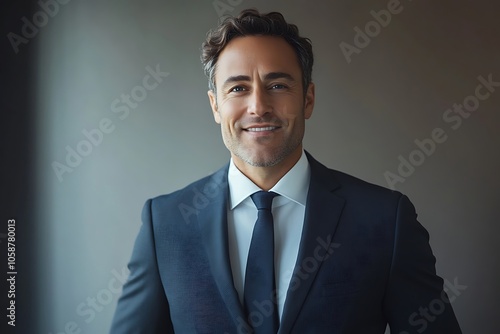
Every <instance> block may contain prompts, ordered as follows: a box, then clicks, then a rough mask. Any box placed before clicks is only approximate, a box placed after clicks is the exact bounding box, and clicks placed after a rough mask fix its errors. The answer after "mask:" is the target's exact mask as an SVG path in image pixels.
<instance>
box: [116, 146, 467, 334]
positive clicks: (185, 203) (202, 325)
mask: <svg viewBox="0 0 500 334" xmlns="http://www.w3.org/2000/svg"><path fill="white" fill-rule="evenodd" d="M308 159H309V163H310V166H311V182H310V187H309V191H308V196H307V205H306V214H305V220H304V228H303V231H302V237H301V242H300V249H299V255H298V258H297V262H296V267H295V271H294V274H293V277H292V281H291V284H290V287H289V289H288V293H287V296H286V302H285V306H284V310H283V315H282V319H281V324H280V329H279V333H297V334H305V333H314V334H320V333H360V334H371V333H380V334H383V333H384V331H385V328H386V324H389V325H390V328H391V332H392V333H397V334H400V333H422V332H423V333H446V334H455V333H461V331H460V328H459V325H458V323H457V320H456V318H455V315H454V313H453V310H452V308H451V306H450V304H449V300H448V299H447V295H446V293H445V292H444V291H443V280H442V279H441V278H440V277H438V276H437V275H436V271H435V258H434V256H433V254H432V251H431V248H430V246H429V235H428V233H427V231H426V230H425V229H424V228H423V227H422V226H421V225H420V223H419V222H418V221H417V220H416V216H417V215H416V213H415V209H414V207H413V205H412V204H411V203H410V201H409V200H408V199H407V197H405V196H404V195H402V194H401V193H399V192H396V191H391V190H388V189H385V188H382V187H379V186H375V185H372V184H369V183H367V182H364V181H361V180H359V179H357V178H354V177H352V176H349V175H346V174H344V173H341V172H338V171H334V170H331V169H328V168H326V167H325V166H323V165H321V164H320V163H319V162H317V161H316V160H314V159H313V158H312V157H311V156H310V155H309V154H308ZM227 169H228V165H226V166H225V167H224V168H222V169H220V170H219V171H217V172H216V173H214V174H213V175H210V176H208V177H206V178H203V179H201V180H199V181H197V182H195V183H193V184H191V185H189V186H187V187H186V188H184V189H181V190H179V191H176V192H174V193H172V194H169V195H164V196H159V197H157V198H154V199H152V200H148V201H147V202H146V204H145V206H144V209H143V214H142V219H143V224H142V227H141V229H140V232H139V234H138V237H137V240H136V243H135V247H134V250H133V254H132V258H131V260H130V263H129V269H130V277H129V279H128V281H127V283H126V284H125V285H124V287H123V293H122V296H121V297H120V299H119V301H118V305H117V309H116V313H115V316H114V319H113V322H112V326H111V333H112V334H128V333H131V334H132V333H133V334H137V333H144V334H154V333H174V332H175V333H231V334H232V333H250V331H249V330H248V327H247V325H246V323H247V322H246V319H245V315H244V313H243V308H242V305H241V304H240V302H239V299H238V294H237V292H236V290H235V288H234V284H233V279H232V274H231V268H230V261H229V250H228V235H227V202H228V184H227ZM430 306H432V308H431V310H432V312H431V311H429V307H430ZM422 308H424V309H426V310H427V311H426V312H427V313H422ZM262 316H266V309H265V307H263V310H262Z"/></svg>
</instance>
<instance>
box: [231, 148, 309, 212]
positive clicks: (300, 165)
mask: <svg viewBox="0 0 500 334" xmlns="http://www.w3.org/2000/svg"><path fill="white" fill-rule="evenodd" d="M310 174H311V172H310V167H309V162H308V160H307V157H306V155H305V153H304V151H302V155H301V157H300V159H299V161H297V163H296V164H295V165H294V166H293V167H292V168H291V169H290V170H289V171H288V172H287V173H286V174H285V175H284V176H283V177H282V178H281V179H280V180H279V181H278V183H276V184H275V185H274V187H272V188H271V190H270V191H274V192H275V193H278V194H280V195H281V196H283V197H285V198H287V199H288V200H290V201H293V202H295V203H298V204H300V205H303V206H305V205H306V201H307V191H308V189H309V179H310ZM228 183H229V199H230V203H229V207H230V209H231V210H233V209H234V208H235V207H236V206H238V205H239V204H240V203H241V202H243V201H244V200H245V199H247V198H248V197H249V196H250V195H252V194H253V193H255V192H257V191H260V190H262V189H260V188H259V187H258V186H257V185H256V184H255V183H253V182H252V181H251V180H250V179H249V178H248V177H246V176H245V175H244V174H243V173H242V172H241V171H240V170H239V169H238V168H237V167H236V165H235V164H234V162H233V159H231V161H230V163H229V170H228ZM276 199H277V200H278V199H279V197H278V198H276ZM280 202H281V201H280ZM283 204H284V203H283ZM278 205H279V204H278Z"/></svg>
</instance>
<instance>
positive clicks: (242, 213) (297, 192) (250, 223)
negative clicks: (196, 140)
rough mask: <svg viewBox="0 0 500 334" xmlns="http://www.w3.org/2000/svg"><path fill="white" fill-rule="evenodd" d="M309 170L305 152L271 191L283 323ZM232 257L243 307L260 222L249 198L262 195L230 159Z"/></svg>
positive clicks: (302, 215) (230, 238)
mask: <svg viewBox="0 0 500 334" xmlns="http://www.w3.org/2000/svg"><path fill="white" fill-rule="evenodd" d="M309 179H310V169H309V162H308V160H307V157H306V155H305V154H304V151H302V156H301V157H300V159H299V161H297V163H296V164H295V165H294V166H293V167H292V169H290V170H289V171H288V173H286V174H285V175H284V176H283V177H282V178H281V179H280V180H279V181H278V183H276V185H275V186H274V187H273V188H272V189H270V191H274V192H275V193H278V194H279V195H280V196H276V197H275V198H274V200H273V207H272V213H273V220H274V270H275V275H276V290H277V291H278V294H277V297H278V298H277V299H278V314H279V317H280V319H281V315H282V313H283V306H284V305H285V298H286V293H287V290H288V286H289V284H290V279H291V277H292V273H293V268H294V266H295V262H296V261H297V256H298V252H299V243H300V238H301V235H302V227H303V225H304V215H305V209H306V200H307V192H308V189H309ZM228 182H229V210H228V236H229V257H230V261H231V269H232V273H233V280H234V286H235V288H236V291H237V292H238V295H239V297H240V302H241V303H243V295H244V286H245V271H246V265H247V258H248V251H249V249H250V242H251V240H252V233H253V227H254V225H255V222H256V221H257V208H256V207H255V204H254V203H253V201H252V199H251V198H250V195H252V194H253V193H255V192H257V191H260V190H262V189H260V188H259V187H258V186H257V185H255V183H253V182H252V181H250V179H248V178H247V177H246V176H245V175H244V174H243V173H242V172H241V171H240V170H239V169H238V168H237V167H236V166H235V165H234V162H233V161H232V159H231V162H230V164H229V171H228Z"/></svg>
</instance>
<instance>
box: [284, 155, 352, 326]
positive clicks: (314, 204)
mask: <svg viewBox="0 0 500 334" xmlns="http://www.w3.org/2000/svg"><path fill="white" fill-rule="evenodd" d="M306 153H307V152H306ZM307 157H308V159H309V164H310V167H311V180H310V185H309V191H308V195H307V204H306V212H305V217H304V227H303V229H302V236H301V241H300V246H299V254H298V257H297V262H296V264H295V270H294V274H293V276H292V279H291V281H290V287H289V288H288V292H287V297H286V301H285V306H284V310H283V315H282V319H281V325H280V329H279V332H278V333H289V332H290V331H291V329H292V327H293V324H294V322H295V319H296V318H297V316H298V314H299V312H300V309H301V307H302V305H303V303H304V301H305V299H306V297H307V294H308V293H309V289H310V287H311V284H312V282H313V281H314V278H315V277H316V273H317V272H318V270H319V269H320V267H321V264H322V262H321V259H320V258H318V259H316V257H317V252H315V250H316V249H317V248H318V246H319V247H321V248H322V249H323V251H326V249H328V250H330V249H333V248H334V246H335V245H331V241H332V238H333V235H334V233H335V230H336V228H337V225H338V222H339V219H340V215H341V213H342V209H343V207H344V202H345V201H344V199H342V198H340V197H337V196H336V195H335V194H334V193H333V190H335V189H336V188H338V187H340V184H339V183H338V182H337V181H336V180H335V179H334V178H333V177H332V176H331V174H330V173H328V169H327V168H326V167H325V166H323V165H321V164H320V163H319V162H317V161H316V160H314V159H313V158H312V157H311V156H310V155H309V154H307ZM332 247H333V248H332ZM312 259H314V261H313V260H312ZM312 262H314V263H312ZM311 265H315V266H314V267H315V268H316V269H315V270H313V271H311V269H310V268H311V267H313V266H311Z"/></svg>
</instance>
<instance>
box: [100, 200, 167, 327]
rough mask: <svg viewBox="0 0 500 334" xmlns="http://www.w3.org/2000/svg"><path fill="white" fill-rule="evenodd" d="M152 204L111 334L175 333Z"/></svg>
mask: <svg viewBox="0 0 500 334" xmlns="http://www.w3.org/2000/svg"><path fill="white" fill-rule="evenodd" d="M151 202H152V200H148V201H147V202H146V204H145V205H144V208H143V210H142V222H143V224H142V226H141V229H140V231H139V234H138V236H137V239H136V241H135V245H134V250H133V252H132V257H131V259H130V262H129V264H128V268H129V270H130V275H129V278H128V280H127V282H126V283H125V284H124V286H123V292H122V295H121V297H120V299H119V300H118V305H117V308H116V311H115V315H114V318H113V322H112V324H111V330H110V334H129V333H130V334H140V333H144V334H154V333H167V334H168V333H174V331H173V328H172V323H171V321H170V312H169V306H168V302H167V298H166V296H165V291H164V290H163V286H162V283H161V281H160V275H159V272H158V266H157V258H156V252H155V239H154V235H153V226H152V215H151Z"/></svg>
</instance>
